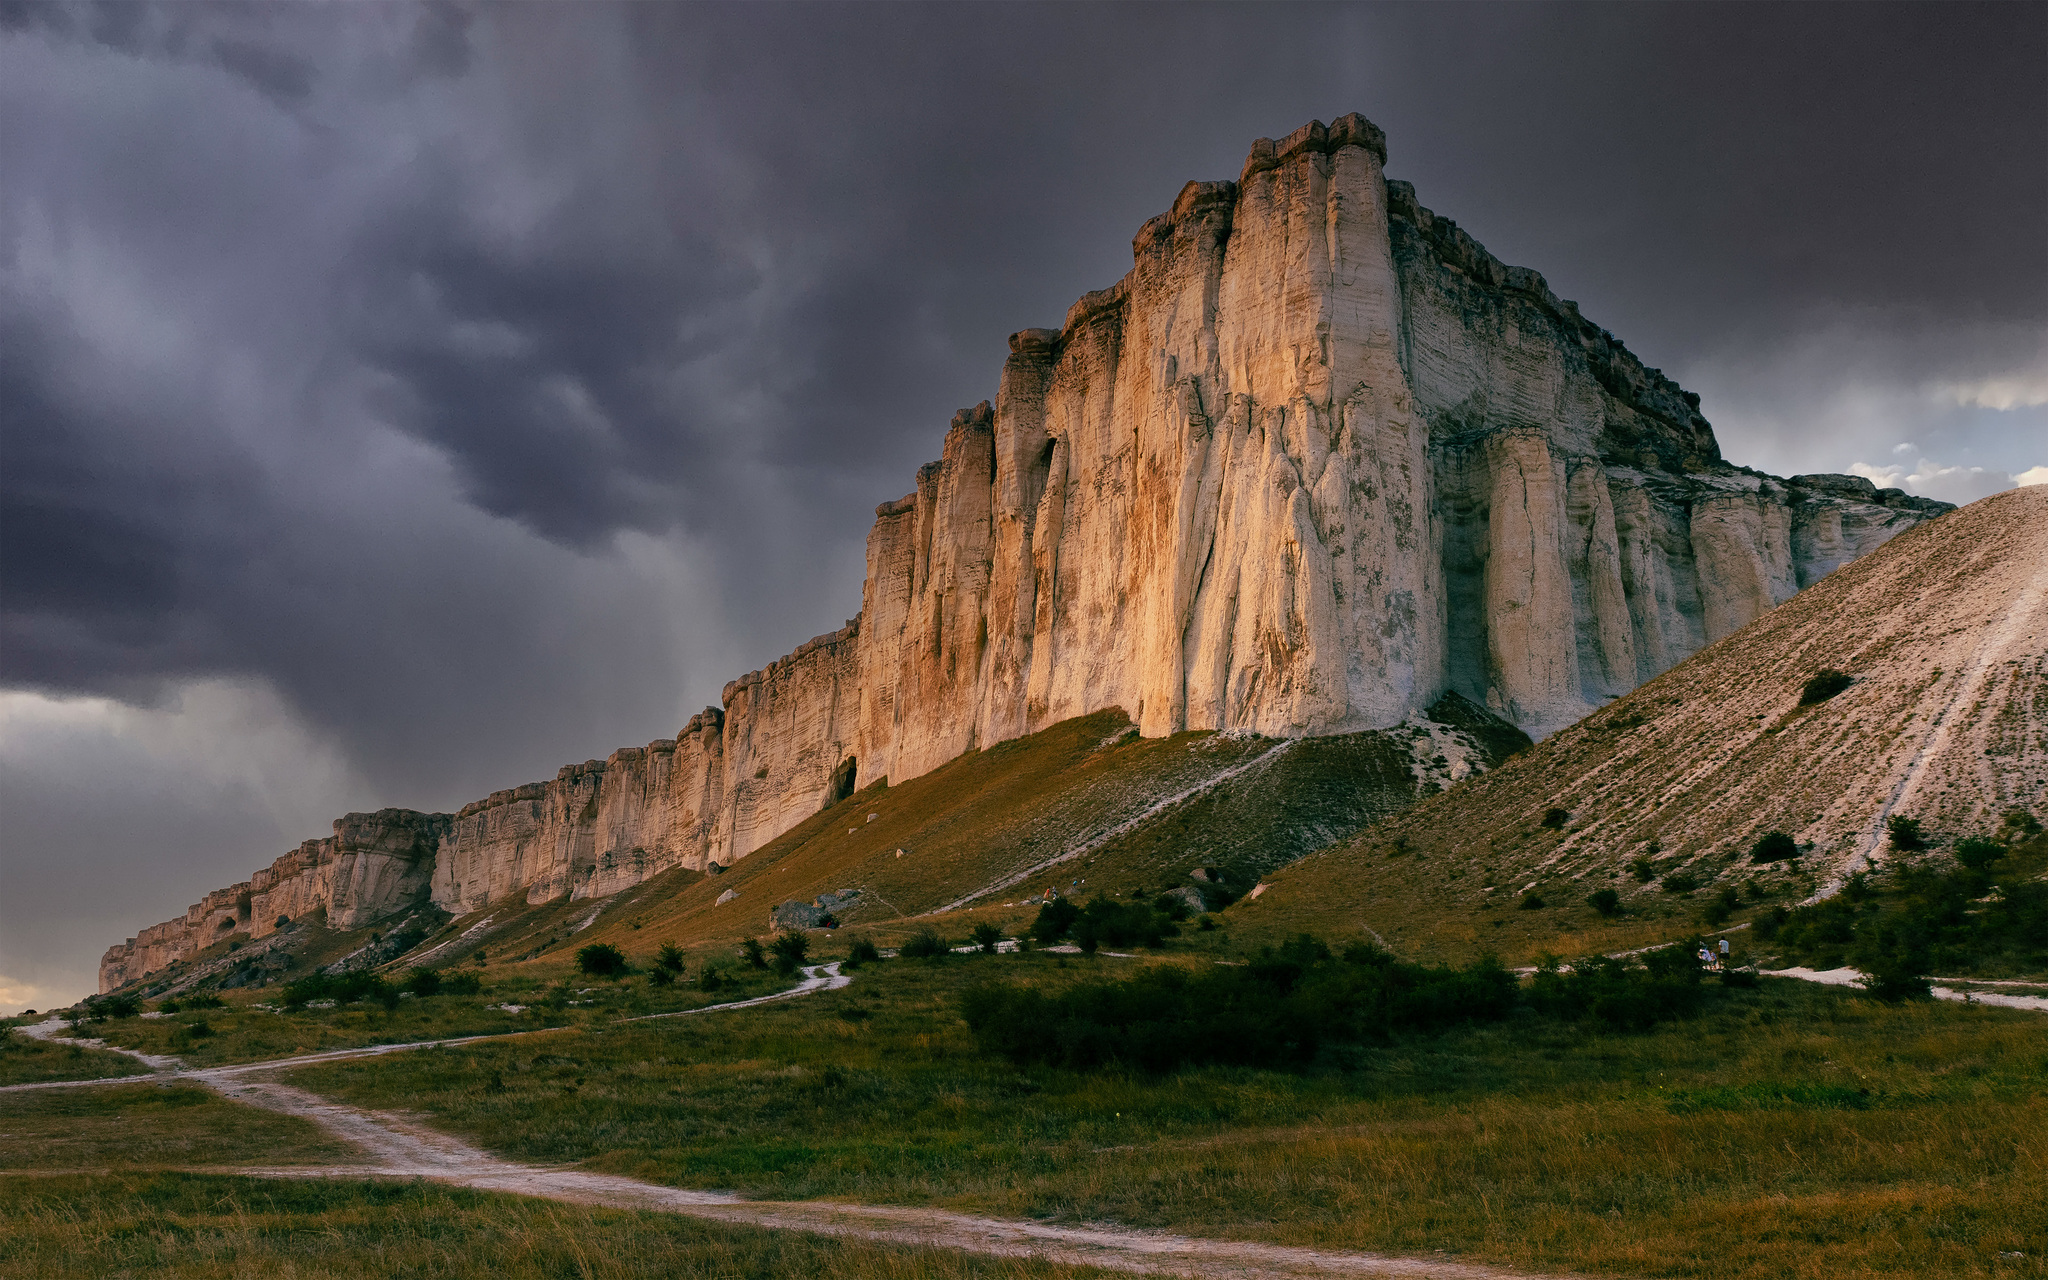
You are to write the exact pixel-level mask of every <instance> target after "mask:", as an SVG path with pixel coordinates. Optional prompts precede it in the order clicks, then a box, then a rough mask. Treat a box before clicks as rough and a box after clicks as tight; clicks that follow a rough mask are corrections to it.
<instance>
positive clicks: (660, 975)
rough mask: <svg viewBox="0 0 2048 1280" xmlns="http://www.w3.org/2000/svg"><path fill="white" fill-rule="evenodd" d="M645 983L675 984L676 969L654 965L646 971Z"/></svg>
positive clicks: (654, 984)
mask: <svg viewBox="0 0 2048 1280" xmlns="http://www.w3.org/2000/svg"><path fill="white" fill-rule="evenodd" d="M647 984H648V985H649V986H654V987H672V986H674V985H676V971H675V970H673V969H664V968H662V967H661V966H659V965H656V966H655V967H654V968H652V969H649V970H648V971H647Z"/></svg>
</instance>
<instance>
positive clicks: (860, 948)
mask: <svg viewBox="0 0 2048 1280" xmlns="http://www.w3.org/2000/svg"><path fill="white" fill-rule="evenodd" d="M881 958H882V953H881V951H879V950H878V949H876V947H875V944H874V943H873V942H872V941H870V940H869V939H867V938H855V939H854V940H853V946H851V947H850V948H848V949H847V952H846V959H845V960H844V961H842V962H841V963H840V966H839V967H840V968H841V969H858V968H860V967H861V966H862V965H864V964H873V963H874V962H875V961H877V960H880V959H881Z"/></svg>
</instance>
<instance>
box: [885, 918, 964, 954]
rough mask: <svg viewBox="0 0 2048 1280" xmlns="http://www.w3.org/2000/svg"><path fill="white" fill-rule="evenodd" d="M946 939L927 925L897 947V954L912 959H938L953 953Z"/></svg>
mask: <svg viewBox="0 0 2048 1280" xmlns="http://www.w3.org/2000/svg"><path fill="white" fill-rule="evenodd" d="M952 950H953V949H952V948H951V947H949V946H947V945H946V940H945V939H944V938H941V937H940V936H939V935H938V934H936V933H934V932H933V931H932V929H931V926H929V925H927V926H925V927H924V928H922V929H919V930H918V931H917V932H916V933H913V934H911V935H910V940H909V941H908V942H906V943H904V944H903V945H902V946H900V947H898V948H896V954H898V955H900V956H905V957H907V958H909V959H912V960H938V959H942V958H944V957H945V956H948V955H951V954H952Z"/></svg>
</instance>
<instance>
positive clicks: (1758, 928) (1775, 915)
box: [1749, 907, 1792, 942]
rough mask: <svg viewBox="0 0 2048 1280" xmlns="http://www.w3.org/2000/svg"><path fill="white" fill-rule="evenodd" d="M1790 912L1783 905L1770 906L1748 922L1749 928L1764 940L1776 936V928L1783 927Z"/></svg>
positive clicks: (1766, 940)
mask: <svg viewBox="0 0 2048 1280" xmlns="http://www.w3.org/2000/svg"><path fill="white" fill-rule="evenodd" d="M1791 915H1792V913H1791V912H1789V911H1787V910H1785V908H1783V907H1772V908H1771V909H1770V910H1769V911H1766V912H1765V913H1764V914H1762V915H1760V916H1758V917H1757V918H1756V919H1755V920H1754V921H1752V922H1751V923H1750V926H1749V929H1750V932H1751V933H1754V934H1755V935H1756V936H1757V937H1758V938H1761V939H1762V940H1763V941H1765V942H1769V941H1770V940H1771V939H1773V938H1775V937H1777V936H1778V930H1780V929H1782V928H1784V927H1785V921H1786V920H1787V919H1789V918H1790V917H1791Z"/></svg>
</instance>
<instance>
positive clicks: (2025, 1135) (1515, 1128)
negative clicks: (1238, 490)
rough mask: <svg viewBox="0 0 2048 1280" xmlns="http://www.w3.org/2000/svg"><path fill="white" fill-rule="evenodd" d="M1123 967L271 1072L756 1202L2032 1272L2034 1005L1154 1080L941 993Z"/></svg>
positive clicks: (933, 981)
mask: <svg viewBox="0 0 2048 1280" xmlns="http://www.w3.org/2000/svg"><path fill="white" fill-rule="evenodd" d="M1137 963H1144V962H1143V961H1117V960H1112V959H1108V958H1100V959H1095V960H1088V961H1083V960H1078V959H1075V960H1065V961H1063V960H1062V959H1060V958H1055V957H1051V956H1045V955H1025V956H1020V957H1000V958H986V957H975V958H967V957H961V958H956V959H949V960H946V961H942V962H938V963H936V964H934V963H929V962H911V961H891V962H886V963H884V964H882V965H879V966H873V967H870V968H867V969H864V970H862V971H861V974H860V976H859V980H858V981H857V983H856V985H855V986H853V987H852V988H850V989H848V990H845V991H842V992H836V993H831V994H827V995H820V996H814V997H809V998H806V999H804V1000H799V1001H793V1002H790V1003H789V1004H786V1005H779V1006H768V1007H765V1008H762V1009H758V1010H749V1011H744V1012H742V1013H735V1014H730V1015H720V1016H718V1017H715V1018H706V1019H681V1020H677V1021H675V1022H665V1023H650V1024H639V1025H628V1026H619V1027H610V1028H592V1029H587V1030H580V1031H578V1032H576V1033H573V1034H565V1035H563V1036H561V1037H559V1038H550V1039H549V1040H547V1041H546V1042H538V1041H536V1042H530V1043H520V1042H506V1043H501V1044H484V1045H477V1046H471V1047H465V1048H459V1049H443V1050H431V1051H422V1052H420V1053H418V1054H416V1055H406V1056H405V1057H402V1058H396V1059H385V1060H381V1061H379V1062H377V1063H375V1064H349V1063H341V1064H334V1065H331V1066H323V1067H317V1068H307V1069H302V1070H299V1071H296V1072H294V1073H293V1074H292V1076H291V1079H292V1081H293V1082H294V1083H296V1084H299V1085H301V1086H303V1087H306V1088H310V1089H313V1090H314V1091H316V1092H320V1093H323V1094H329V1095H331V1096H335V1097H339V1098H343V1099H346V1100H348V1101H351V1102H355V1103H358V1104H361V1105H365V1106H371V1107H384V1108H404V1109H407V1110H410V1111H417V1112H423V1113H425V1114H426V1115H427V1116H429V1117H430V1118H431V1120H432V1122H433V1123H435V1124H437V1125H440V1126H444V1127H446V1128H448V1129H450V1130H451V1131H454V1132H457V1133H461V1134H464V1135H467V1136H469V1137H470V1138H472V1139H473V1140H475V1141H477V1142H478V1143H480V1144H481V1145H483V1146H485V1147H487V1148H489V1149H492V1150H495V1151H498V1152H500V1153H502V1154H505V1155H507V1156H510V1157H514V1158H517V1159H522V1160H529V1161H538V1162H559V1161H586V1162H588V1164H589V1166H590V1167H592V1168H595V1169H599V1170H603V1171H608V1172H615V1173H622V1174H629V1175H632V1176H637V1177H641V1178H645V1179H649V1180H651V1181H657V1182H664V1183H669V1184H673V1185H684V1186H694V1187H704V1188H722V1189H730V1190H737V1191H742V1192H745V1193H747V1194H750V1195H755V1196H764V1197H804V1198H809V1197H835V1196H836V1197H844V1198H848V1199H856V1200H862V1201H872V1202H897V1203H908V1204H932V1205H939V1206H944V1207H948V1208H955V1209H961V1210H967V1211H974V1212H986V1213H991V1214H997V1215H1003V1216H1021V1217H1035V1218H1050V1219H1066V1220H1112V1221H1116V1222H1120V1223H1124V1224H1129V1225H1136V1226H1154V1227H1162V1228H1173V1229H1177V1230H1182V1231H1186V1232H1190V1233H1194V1234H1213V1235H1219V1236H1228V1237H1236V1238H1244V1239H1259V1240H1271V1241H1275V1242H1280V1243H1300V1244H1318V1245H1324V1246H1332V1247H1353V1248H1370V1249H1384V1250H1389V1251H1395V1252H1424V1253H1426V1252H1429V1251H1431V1250H1435V1249H1445V1250H1449V1251H1451V1252H1453V1253H1455V1254H1458V1255H1461V1256H1465V1257H1468V1258H1473V1259H1483V1260H1487V1261H1493V1262H1498V1263H1504V1264H1520V1265H1527V1266H1532V1267H1538V1268H1544V1269H1567V1268H1569V1269H1577V1270H1583V1271H1588V1272H1606V1273H1619V1274H1638V1275H1641V1274H1649V1275H1672V1276H1703V1277H1706V1276H1712V1277H1724V1278H1725V1277H1743V1276H1754V1277H1766V1276H1770V1277H1776V1276H1816V1277H1817V1276H1835V1275H1897V1276H1906V1275H1930V1274H1944V1275H1959V1276H1962V1275H2004V1274H2042V1270H2041V1265H2040V1262H2039V1259H2040V1257H2041V1256H2042V1253H2043V1251H2044V1249H2043V1246H2044V1244H2048V1201H2044V1198H2043V1197H2042V1196H2041V1195H2040V1187H2041V1186H2042V1184H2043V1178H2042V1174H2043V1162H2044V1154H2048V1101H2044V1098H2043V1091H2042V1082H2043V1080H2044V1079H2048V1022H2043V1021H2042V1020H2041V1019H2040V1018H2039V1017H2038V1016H2034V1015H2028V1014H2024V1013H2015V1012H2010V1011H1999V1010H1991V1009H1982V1008H1965V1007H1959V1006H1955V1005H1940V1006H1936V1005H1924V1004H1923V1005H1909V1006H1904V1007H1890V1006H1885V1005H1881V1004H1878V1003H1876V1002H1874V1001H1871V1000H1869V999H1867V998H1864V997H1862V996H1859V995H1856V994H1853V993H1847V992H1842V991H1836V990H1829V989H1821V988H1814V987H1809V986H1804V985H1801V984H1797V983H1791V982H1781V981H1771V982H1767V983H1766V984H1765V985H1764V987H1763V988H1762V989H1761V990H1759V991H1756V992H1735V993H1730V996H1729V998H1728V999H1726V1000H1725V1001H1722V1002H1721V1003H1720V1004H1719V1005H1718V1006H1717V1007H1716V1009H1715V1011H1714V1012H1712V1013H1710V1014H1709V1015H1707V1016H1704V1017H1702V1018H1700V1019H1697V1020H1694V1021H1691V1022H1686V1023H1678V1024H1671V1025H1667V1026H1664V1027H1661V1028H1659V1029H1657V1030H1654V1031H1651V1032H1649V1033H1646V1034H1641V1035H1604V1034H1592V1033H1588V1032H1584V1031H1580V1030H1576V1029H1574V1028H1571V1027H1569V1026H1563V1025H1559V1024H1554V1023H1550V1022H1547V1021H1544V1020H1541V1019H1535V1018H1526V1017H1525V1018H1522V1019H1520V1020H1518V1021H1516V1022H1511V1023H1509V1024H1505V1025H1498V1026H1493V1027H1486V1028H1478V1029H1470V1030H1465V1031H1460V1032H1455V1033H1452V1034H1448V1035H1443V1036H1439V1037H1431V1038H1417V1039H1412V1040H1405V1041H1401V1042H1397V1043H1394V1044H1389V1045H1385V1046H1381V1047H1377V1048H1371V1049H1365V1050H1355V1051H1351V1052H1349V1053H1346V1054H1343V1055H1340V1056H1338V1057H1336V1058H1334V1059H1331V1060H1327V1061H1324V1062H1323V1063H1321V1064H1319V1066H1318V1067H1317V1069H1314V1070H1311V1071H1307V1072H1304V1073H1299V1074H1293V1073H1283V1072H1269V1071H1249V1070H1191V1071H1185V1072H1182V1073H1179V1074H1176V1075H1170V1076H1164V1077H1156V1078H1153V1077H1144V1076H1138V1075H1132V1074H1128V1073H1121V1072H1104V1073H1091V1074H1076V1073H1068V1072H1061V1071H1054V1070H1043V1069H1032V1070H1019V1069H1017V1068H1014V1067H1011V1066H1010V1065H1008V1064H1007V1063H1005V1062H1002V1061H999V1060H990V1059H987V1058H984V1057H982V1056H981V1055H980V1054H978V1053H977V1052H976V1050H975V1048H974V1046H973V1044H972V1042H971V1040H970V1039H969V1037H968V1035H967V1033H966V1030H965V1027H964V1024H962V1022H961V1021H960V1019H959V1018H958V1016H957V1014H956V1013H955V1010H954V1000H955V998H956V995H957V992H958V991H959V990H960V989H962V988H963V987H964V986H965V985H966V984H967V983H969V982H972V981H975V980H977V979H978V978H983V977H988V976H1003V977H1027V978H1029V979H1030V980H1032V981H1035V982H1045V983H1059V982H1064V981H1071V980H1073V979H1075V978H1077V977H1080V976H1084V975H1092V974H1095V973H1099V972H1117V971H1124V972H1128V966H1131V965H1133V964H1137ZM1118 966H1122V967H1123V968H1122V969H1121V970H1119V969H1118V968H1117V967H1118ZM2012 1252H2018V1253H2023V1254H2025V1255H2026V1257H2025V1258H2023V1259H2021V1260H2019V1261H2017V1262H2015V1261H2014V1260H2012V1259H2003V1260H2002V1259H2001V1257H2000V1255H2001V1254H2003V1253H2012Z"/></svg>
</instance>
